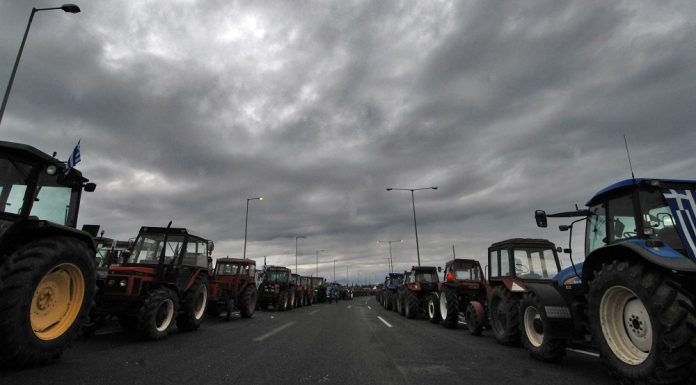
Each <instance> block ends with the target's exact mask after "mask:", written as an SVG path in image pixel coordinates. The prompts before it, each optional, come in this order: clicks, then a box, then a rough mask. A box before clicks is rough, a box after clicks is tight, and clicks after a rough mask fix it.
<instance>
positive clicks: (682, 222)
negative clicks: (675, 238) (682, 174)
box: [662, 189, 696, 261]
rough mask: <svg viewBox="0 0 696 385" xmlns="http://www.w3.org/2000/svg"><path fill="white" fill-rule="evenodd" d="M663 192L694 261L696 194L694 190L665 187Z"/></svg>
mask: <svg viewBox="0 0 696 385" xmlns="http://www.w3.org/2000/svg"><path fill="white" fill-rule="evenodd" d="M662 194H663V195H664V197H665V199H667V203H668V204H669V208H670V209H671V211H672V215H673V217H674V222H675V226H676V228H677V232H678V233H679V236H680V237H681V239H682V243H683V244H684V248H686V251H687V254H689V258H691V260H692V261H696V215H694V210H696V194H694V191H692V190H681V189H665V190H662Z"/></svg>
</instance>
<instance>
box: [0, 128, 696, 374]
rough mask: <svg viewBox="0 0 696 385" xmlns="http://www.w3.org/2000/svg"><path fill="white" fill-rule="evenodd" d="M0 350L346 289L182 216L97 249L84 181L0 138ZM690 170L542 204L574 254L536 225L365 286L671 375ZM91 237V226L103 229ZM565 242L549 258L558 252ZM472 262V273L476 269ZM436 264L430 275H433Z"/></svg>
mask: <svg viewBox="0 0 696 385" xmlns="http://www.w3.org/2000/svg"><path fill="white" fill-rule="evenodd" d="M0 170H1V174H0V175H1V176H2V177H1V178H0V182H1V183H2V185H0V208H2V210H0V330H2V333H0V366H2V367H7V366H33V365H39V364H42V363H45V362H48V361H51V360H54V359H56V358H58V357H59V356H60V355H61V353H62V352H63V351H64V350H65V349H66V347H67V346H68V345H69V344H70V343H71V341H73V340H74V338H75V337H76V336H77V334H78V332H80V331H84V332H85V333H86V334H89V333H91V332H93V331H94V330H96V329H97V328H98V327H99V326H100V325H101V324H102V323H104V322H105V321H106V320H107V319H109V318H115V319H117V320H118V322H119V323H120V324H121V325H122V326H123V327H125V328H127V329H131V330H134V331H137V332H138V333H140V334H141V335H142V336H143V337H144V338H149V339H160V338H164V337H165V336H166V335H167V334H168V332H169V331H170V330H171V329H172V327H173V325H176V326H177V327H178V328H179V329H181V330H194V329H196V328H198V327H199V326H200V324H201V321H202V319H203V316H204V314H205V313H206V312H208V313H210V314H213V315H220V314H225V316H226V317H230V314H231V313H232V311H233V310H234V309H237V310H238V311H239V313H240V315H241V316H242V317H251V315H252V314H253V312H254V311H255V310H256V309H257V308H265V307H268V306H274V307H276V308H277V309H278V310H289V309H292V308H293V307H297V306H304V305H307V304H311V303H314V302H315V301H316V302H321V301H333V300H338V299H339V298H341V297H342V298H351V297H352V294H351V293H349V292H348V291H346V290H345V289H342V288H341V287H340V286H339V285H337V284H327V283H326V282H325V281H324V280H323V279H321V278H318V277H301V276H298V275H296V274H292V272H291V271H290V269H287V268H285V267H280V266H265V269H263V270H260V271H257V269H256V264H255V262H254V261H252V260H247V259H234V258H223V259H219V260H218V261H217V264H216V266H214V267H213V266H212V263H211V262H212V261H211V259H210V255H211V253H212V250H213V247H214V245H213V243H212V242H211V241H209V240H208V239H206V238H205V237H202V236H200V235H196V234H193V233H191V232H190V231H188V230H187V229H185V228H176V227H172V226H171V223H170V224H169V225H168V226H166V227H142V228H141V229H140V232H139V234H138V236H137V237H136V238H135V240H134V241H133V242H118V241H113V242H112V243H111V246H110V248H109V249H108V252H105V253H101V254H99V257H98V258H97V257H95V256H97V252H98V250H97V245H96V244H95V236H96V233H95V234H90V233H89V232H87V231H83V230H78V229H76V224H77V217H78V212H79V207H80V200H81V196H82V193H83V191H84V192H92V191H94V190H95V188H96V185H95V184H94V183H90V182H89V180H88V179H86V178H85V177H83V176H82V174H81V173H80V172H79V171H78V170H76V169H74V168H69V169H66V167H65V162H61V161H59V160H57V159H56V158H55V157H53V156H49V155H48V154H46V153H44V152H42V151H40V150H37V149H36V148H34V147H31V146H28V145H25V144H18V143H11V142H3V141H0ZM694 209H696V181H680V180H666V179H630V180H625V181H621V182H618V183H615V184H613V185H611V186H609V187H606V188H605V189H603V190H601V191H599V192H598V193H597V194H595V195H594V196H593V197H592V198H591V199H590V200H589V201H588V202H587V203H586V208H583V209H579V208H577V207H576V209H575V210H574V211H570V212H560V213H555V214H548V215H547V214H546V212H544V211H542V210H537V211H536V212H535V219H536V223H537V225H538V226H539V227H546V226H547V221H548V219H549V218H565V219H566V220H567V221H569V222H568V223H566V224H562V225H560V226H559V229H560V230H561V231H567V232H569V234H570V235H569V238H570V241H569V245H572V244H573V242H572V236H573V226H574V225H575V224H577V223H580V222H584V224H585V234H584V244H585V256H584V260H583V261H582V262H580V263H574V261H573V259H572V256H573V252H572V250H571V248H570V247H568V248H566V249H562V248H556V247H555V245H554V244H552V243H551V242H549V241H546V240H541V239H523V238H516V239H508V240H505V241H502V242H497V243H494V244H492V245H491V246H490V247H489V249H488V256H487V265H486V266H485V269H482V268H481V266H480V264H479V263H478V262H477V260H474V259H455V260H453V261H450V262H448V263H447V264H446V265H445V269H444V272H443V271H442V269H441V268H435V267H424V266H417V267H413V268H412V269H411V271H408V272H405V273H404V274H393V273H392V274H389V275H388V276H387V277H386V280H385V284H384V288H383V290H381V291H379V292H378V294H377V299H378V300H379V301H380V302H381V303H382V304H383V305H384V306H385V307H386V308H388V309H392V310H396V311H398V312H400V313H401V314H403V315H404V316H407V317H410V318H415V317H416V316H417V315H418V314H419V313H422V314H427V316H428V318H429V319H430V320H431V321H432V322H440V323H442V324H443V325H444V326H445V327H449V328H454V327H457V325H458V324H459V323H460V322H463V323H465V324H466V325H467V328H468V329H469V330H470V331H471V333H472V334H475V335H478V334H481V333H482V332H483V330H491V331H492V332H493V334H494V335H495V338H496V339H497V340H498V341H499V342H500V343H501V344H505V345H518V344H522V345H523V346H524V347H525V348H527V349H528V350H529V352H530V354H531V356H532V357H534V358H537V359H540V360H544V361H559V360H561V359H562V358H563V356H564V355H565V352H566V348H567V347H580V348H584V349H595V350H596V351H598V352H599V355H600V356H601V358H602V361H603V362H604V363H605V364H606V366H607V367H608V368H609V371H610V372H611V373H612V374H613V375H614V376H616V377H617V378H619V379H620V380H621V381H622V382H624V383H634V384H643V383H648V384H658V383H659V384H671V383H679V382H687V381H690V380H693V378H694V376H695V375H696V307H695V305H696V279H694V278H696V215H694ZM102 240H103V239H102ZM559 252H563V253H567V254H568V256H569V257H570V261H571V263H570V266H568V267H566V268H564V269H563V268H562V266H561V263H560V262H559V258H558V253H559ZM484 271H485V274H484ZM439 273H442V274H443V275H442V280H441V279H440V278H439V276H438V275H439Z"/></svg>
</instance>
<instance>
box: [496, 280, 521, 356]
mask: <svg viewBox="0 0 696 385" xmlns="http://www.w3.org/2000/svg"><path fill="white" fill-rule="evenodd" d="M519 305H520V298H519V297H518V296H516V295H514V294H512V293H510V291H508V290H507V289H506V288H505V287H503V286H497V287H496V288H495V289H493V294H492V296H491V310H490V311H491V326H492V329H493V334H494V335H495V339H496V340H497V341H498V343H500V344H502V345H508V346H516V345H518V344H519V342H520V306H519Z"/></svg>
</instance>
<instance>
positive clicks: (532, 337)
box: [520, 293, 566, 362]
mask: <svg viewBox="0 0 696 385" xmlns="http://www.w3.org/2000/svg"><path fill="white" fill-rule="evenodd" d="M520 314H521V315H522V322H521V323H520V334H521V335H522V346H524V348H525V349H527V350H528V351H529V355H530V356H532V358H534V359H537V360H540V361H545V362H559V361H561V360H562V359H563V357H565V352H566V341H565V340H563V339H559V338H550V337H549V336H547V335H545V334H544V330H545V329H546V325H547V323H548V321H547V319H546V315H545V314H544V312H542V311H541V303H540V302H539V298H537V296H536V295H535V294H534V293H529V294H527V295H526V296H525V297H524V298H523V299H522V304H521V305H520Z"/></svg>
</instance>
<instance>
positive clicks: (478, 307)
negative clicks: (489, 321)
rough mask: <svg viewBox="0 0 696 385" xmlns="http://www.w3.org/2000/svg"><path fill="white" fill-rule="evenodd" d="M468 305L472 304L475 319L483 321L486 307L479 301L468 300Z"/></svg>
mask: <svg viewBox="0 0 696 385" xmlns="http://www.w3.org/2000/svg"><path fill="white" fill-rule="evenodd" d="M469 305H471V306H473V308H474V311H476V321H478V322H484V321H485V320H486V309H485V308H484V307H483V304H481V302H479V301H469Z"/></svg>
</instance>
